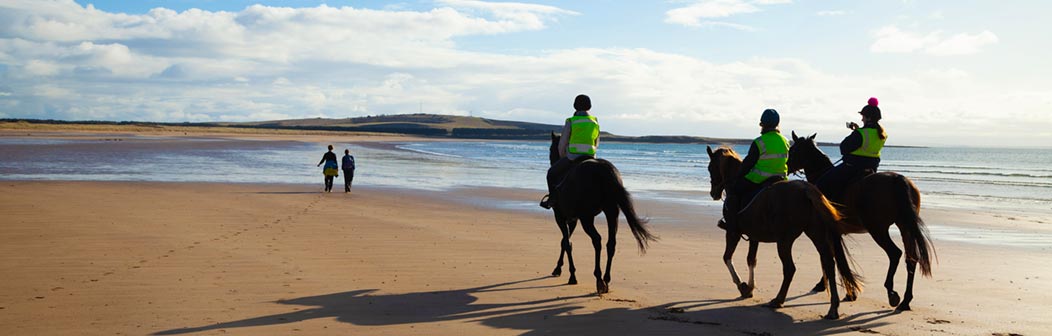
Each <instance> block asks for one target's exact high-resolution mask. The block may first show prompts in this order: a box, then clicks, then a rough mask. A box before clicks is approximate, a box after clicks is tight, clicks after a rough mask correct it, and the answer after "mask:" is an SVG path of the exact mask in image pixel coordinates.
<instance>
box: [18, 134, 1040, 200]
mask: <svg viewBox="0 0 1052 336" xmlns="http://www.w3.org/2000/svg"><path fill="white" fill-rule="evenodd" d="M111 140H112V139H111ZM334 145H335V146H336V147H337V152H338V154H339V155H338V156H342V151H343V149H345V148H346V149H350V150H351V152H352V154H353V155H355V158H356V161H357V166H358V170H357V172H356V174H355V184H358V185H375V186H388V187H401V188H414V189H423V190H437V191H443V190H450V189H453V188H459V187H510V188H525V189H535V190H537V191H538V194H539V195H540V194H541V193H543V190H544V189H545V185H544V174H545V171H546V169H547V167H548V147H549V143H547V142H539V141H536V142H531V141H436V142H407V143H391V144H375V145H367V146H363V145H356V144H350V143H334ZM735 149H736V150H737V151H739V152H741V153H744V152H746V151H747V147H745V146H739V147H736V148H735ZM822 149H823V151H825V152H826V153H827V154H831V155H832V156H834V157H838V155H833V154H835V153H837V150H836V148H831V147H822ZM324 152H325V144H319V143H309V142H297V141H251V140H230V139H210V138H200V139H186V138H180V140H179V141H172V140H171V139H165V138H149V137H125V138H121V141H108V140H98V139H75V138H70V139H38V138H13V137H3V138H0V179H2V180H89V181H173V182H234V183H297V184H314V183H317V184H319V186H320V184H321V180H322V176H321V169H320V168H318V167H316V165H317V163H318V161H319V160H320V159H321V156H322V154H323V153H324ZM882 154H883V155H882V156H883V159H882V164H881V169H882V170H890V171H897V172H900V173H902V174H904V175H906V176H908V177H910V178H911V179H912V180H913V181H914V182H915V183H916V184H917V186H918V187H919V188H920V189H921V190H922V193H923V196H922V197H923V202H924V205H925V206H926V207H930V206H935V207H951V208H965V209H981V210H1011V211H1023V212H1027V213H1032V214H1036V215H1038V216H1045V215H1052V151H1048V150H1039V149H981V148H885V149H884V151H883V153H882ZM599 156H600V157H602V158H605V159H607V160H610V161H611V162H613V163H614V164H615V165H616V166H617V167H618V169H619V170H620V171H621V173H622V177H623V179H624V182H625V185H626V187H627V188H628V189H629V190H630V191H631V192H632V193H633V194H634V195H636V196H637V197H647V198H653V199H658V200H664V201H675V202H685V203H691V204H700V205H708V206H715V205H716V204H718V203H716V202H714V201H712V200H711V199H709V197H708V189H709V176H708V172H707V170H706V169H705V167H706V166H707V165H708V155H707V154H706V152H705V145H699V144H634V143H611V142H607V143H603V144H602V146H601V149H600V152H599ZM337 182H339V181H337Z"/></svg>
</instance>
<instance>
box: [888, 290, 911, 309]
mask: <svg viewBox="0 0 1052 336" xmlns="http://www.w3.org/2000/svg"><path fill="white" fill-rule="evenodd" d="M900 300H901V299H900V298H899V293H898V292H895V291H891V292H889V293H888V305H889V306H892V307H896V306H898V305H899V301H900ZM906 306H907V308H909V305H906Z"/></svg>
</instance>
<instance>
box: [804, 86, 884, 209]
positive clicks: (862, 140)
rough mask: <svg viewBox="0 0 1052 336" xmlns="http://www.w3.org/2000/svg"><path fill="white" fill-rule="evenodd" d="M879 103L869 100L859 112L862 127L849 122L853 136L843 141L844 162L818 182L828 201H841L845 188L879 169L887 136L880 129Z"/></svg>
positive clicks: (881, 128) (830, 170) (848, 125)
mask: <svg viewBox="0 0 1052 336" xmlns="http://www.w3.org/2000/svg"><path fill="white" fill-rule="evenodd" d="M877 104H879V101H878V100H877V98H875V97H870V98H869V101H867V102H866V106H863V107H862V110H861V111H859V112H858V113H859V114H861V115H862V126H861V127H859V126H858V124H856V123H854V122H849V123H847V128H849V129H851V131H852V132H851V134H849V135H848V136H847V137H845V138H844V140H843V141H841V142H840V154H841V155H843V158H842V159H841V163H840V164H839V165H837V166H835V167H833V168H831V169H829V171H828V172H826V173H825V175H823V176H822V177H821V178H819V180H818V181H817V183H815V184H816V185H817V186H818V189H819V190H821V191H822V193H823V194H825V196H826V197H828V198H829V199H831V200H833V201H835V202H840V201H842V200H841V198H843V193H844V189H846V188H847V186H848V185H849V184H851V182H853V181H855V180H856V179H858V178H859V177H863V176H865V175H869V174H872V173H874V172H876V171H877V167H879V166H880V150H881V149H883V148H884V142H885V141H886V140H887V139H888V134H887V133H886V132H884V127H882V126H880V123H879V122H880V118H881V116H880V108H879V107H877Z"/></svg>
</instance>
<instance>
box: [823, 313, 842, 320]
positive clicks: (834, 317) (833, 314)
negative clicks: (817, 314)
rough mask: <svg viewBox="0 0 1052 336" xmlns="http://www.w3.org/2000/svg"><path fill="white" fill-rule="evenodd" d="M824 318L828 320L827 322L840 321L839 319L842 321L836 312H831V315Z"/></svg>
mask: <svg viewBox="0 0 1052 336" xmlns="http://www.w3.org/2000/svg"><path fill="white" fill-rule="evenodd" d="M822 318H824V319H827V320H838V319H840V314H839V313H836V312H830V313H829V314H826V316H823V317H822Z"/></svg>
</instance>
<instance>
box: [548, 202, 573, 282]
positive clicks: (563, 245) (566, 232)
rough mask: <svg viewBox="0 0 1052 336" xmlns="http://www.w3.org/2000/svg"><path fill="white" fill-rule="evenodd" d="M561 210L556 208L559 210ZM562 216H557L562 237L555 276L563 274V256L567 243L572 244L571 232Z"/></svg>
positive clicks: (556, 219)
mask: <svg viewBox="0 0 1052 336" xmlns="http://www.w3.org/2000/svg"><path fill="white" fill-rule="evenodd" d="M558 211H559V210H556V212H558ZM561 217H562V216H559V215H556V216H555V223H556V224H557V225H558V226H559V233H561V234H562V236H563V237H562V239H561V240H559V262H558V263H556V264H555V269H554V270H552V276H553V277H559V276H561V275H562V274H563V256H564V255H566V251H567V247H566V246H567V245H569V244H570V232H569V229H567V227H566V222H564V221H563V220H562V218H561Z"/></svg>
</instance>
